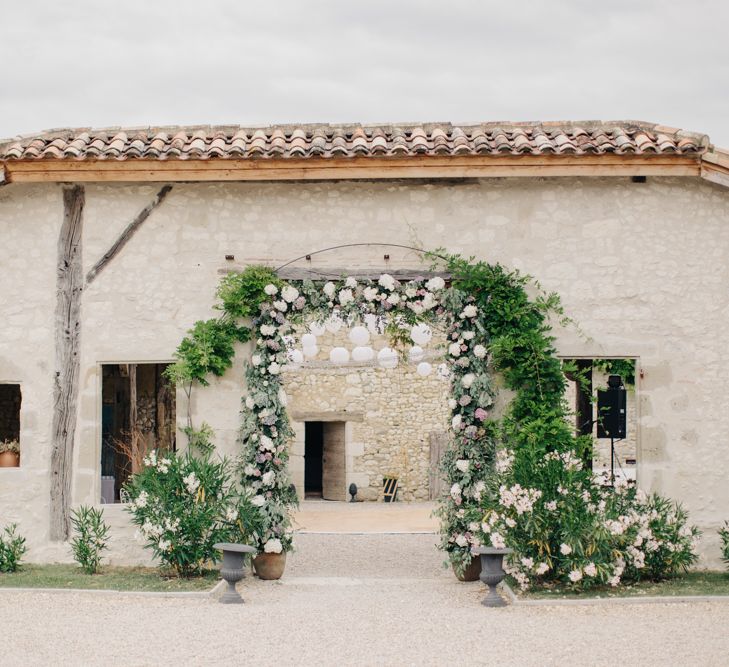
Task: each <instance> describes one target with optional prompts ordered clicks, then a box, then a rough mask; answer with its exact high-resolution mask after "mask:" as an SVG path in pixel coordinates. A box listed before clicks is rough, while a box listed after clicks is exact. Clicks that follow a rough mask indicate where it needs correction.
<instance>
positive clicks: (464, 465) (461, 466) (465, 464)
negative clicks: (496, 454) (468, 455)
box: [456, 459, 471, 472]
mask: <svg viewBox="0 0 729 667" xmlns="http://www.w3.org/2000/svg"><path fill="white" fill-rule="evenodd" d="M470 466H471V462H470V461H468V460H467V459H458V461H456V468H458V470H460V471H461V472H468V468H469V467H470Z"/></svg>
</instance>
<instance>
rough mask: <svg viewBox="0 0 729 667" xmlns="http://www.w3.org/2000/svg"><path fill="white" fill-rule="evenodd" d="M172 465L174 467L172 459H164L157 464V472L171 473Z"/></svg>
mask: <svg viewBox="0 0 729 667" xmlns="http://www.w3.org/2000/svg"><path fill="white" fill-rule="evenodd" d="M170 465H172V461H170V459H167V458H165V459H162V460H161V461H160V462H159V463H158V464H157V470H159V472H161V473H162V474H165V473H167V472H168V471H169V469H170Z"/></svg>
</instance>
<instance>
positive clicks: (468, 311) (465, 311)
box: [461, 304, 478, 318]
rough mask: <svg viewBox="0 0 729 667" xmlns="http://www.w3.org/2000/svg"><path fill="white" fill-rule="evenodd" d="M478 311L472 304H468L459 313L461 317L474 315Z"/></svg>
mask: <svg viewBox="0 0 729 667" xmlns="http://www.w3.org/2000/svg"><path fill="white" fill-rule="evenodd" d="M477 313H478V309H477V308H476V306H474V305H473V304H469V305H468V306H466V307H465V308H464V309H463V312H462V313H461V318H465V317H476V315H477Z"/></svg>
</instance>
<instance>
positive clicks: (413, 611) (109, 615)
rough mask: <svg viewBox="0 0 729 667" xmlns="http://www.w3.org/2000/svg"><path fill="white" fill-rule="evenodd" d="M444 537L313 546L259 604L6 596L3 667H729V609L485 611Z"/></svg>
mask: <svg viewBox="0 0 729 667" xmlns="http://www.w3.org/2000/svg"><path fill="white" fill-rule="evenodd" d="M434 539H435V538H434V536H432V535H367V536H359V535H353V536H342V535H299V536H298V537H297V542H298V549H299V550H298V551H297V553H295V554H294V555H293V556H292V557H291V559H290V563H289V566H288V569H287V572H286V575H285V577H284V579H282V581H281V582H261V581H258V580H254V579H246V580H245V581H244V582H243V585H242V586H241V592H242V593H243V595H244V597H245V599H246V602H247V604H245V605H239V606H226V605H220V604H217V603H216V602H213V601H209V600H196V599H193V600H187V599H180V598H141V597H133V596H113V597H104V596H91V595H83V594H63V595H53V594H44V593H12V592H6V591H2V592H0V619H2V629H3V642H2V647H0V664H2V665H20V664H22V665H48V664H52V665H104V666H105V667H108V666H109V665H122V664H123V665H151V664H176V663H177V664H185V665H202V664H223V665H227V664H230V665H234V664H235V665H241V664H251V663H258V664H270V665H274V664H277V665H454V664H460V665H472V664H478V665H500V666H501V665H540V666H541V665H614V664H618V663H623V664H635V665H661V666H664V665H726V664H727V656H728V655H729V633H727V630H726V629H727V627H729V604H724V603H690V604H684V603H674V604H665V605H664V604H653V605H615V606H603V607H546V606H545V607H507V608H504V609H486V608H483V607H482V606H481V605H480V604H479V600H480V599H481V597H482V596H483V590H482V587H481V585H480V584H479V583H478V582H477V583H472V584H463V583H459V582H457V581H456V580H455V579H454V578H453V577H452V576H451V575H450V574H448V573H447V572H446V571H443V570H441V569H440V561H441V558H440V554H438V553H437V552H435V550H434V549H433V548H432V544H433V542H434Z"/></svg>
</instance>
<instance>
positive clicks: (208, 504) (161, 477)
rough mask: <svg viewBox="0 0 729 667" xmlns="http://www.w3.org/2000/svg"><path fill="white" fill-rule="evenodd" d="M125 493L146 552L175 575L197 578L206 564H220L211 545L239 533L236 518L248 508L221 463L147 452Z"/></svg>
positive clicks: (187, 455) (228, 469) (188, 455)
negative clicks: (141, 468)
mask: <svg viewBox="0 0 729 667" xmlns="http://www.w3.org/2000/svg"><path fill="white" fill-rule="evenodd" d="M124 491H125V496H126V497H127V498H128V500H129V502H128V504H127V507H126V509H127V511H129V512H130V513H131V514H132V522H133V523H134V524H135V525H136V526H138V527H139V533H140V535H141V537H142V538H144V540H145V541H146V547H147V548H148V549H151V550H152V552H153V553H154V555H155V556H156V557H157V558H159V559H160V560H161V561H162V562H163V563H164V564H165V565H167V566H169V567H171V568H172V569H173V570H174V571H175V572H176V573H177V574H178V576H181V577H190V576H193V575H198V574H200V573H201V572H202V571H203V569H204V567H205V564H206V563H207V562H208V561H213V562H215V561H217V560H218V559H219V557H220V554H219V553H218V551H217V550H216V549H215V548H214V547H213V545H214V544H215V543H216V542H227V541H229V540H230V539H231V537H232V536H234V535H236V536H238V537H239V536H240V535H241V533H242V532H244V531H242V529H241V525H246V524H245V523H244V522H245V521H247V519H246V516H243V517H241V516H240V514H239V513H240V512H241V511H246V512H247V511H248V505H247V504H246V503H245V502H242V501H241V496H240V493H239V492H238V490H237V488H236V485H235V483H234V479H233V471H232V467H231V465H230V463H229V462H228V461H227V460H225V459H223V460H213V459H212V457H211V456H210V455H202V456H200V457H197V456H193V455H192V454H191V453H190V452H187V453H185V454H182V455H178V454H176V453H174V452H167V453H165V454H164V455H162V454H160V455H158V454H157V453H156V452H152V453H151V454H150V455H149V456H148V457H147V458H146V459H145V467H144V469H143V470H142V471H141V472H139V473H138V474H136V475H134V476H133V477H132V478H131V479H130V480H129V482H128V483H127V484H126V485H125V488H124ZM239 519H240V520H241V523H239Z"/></svg>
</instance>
